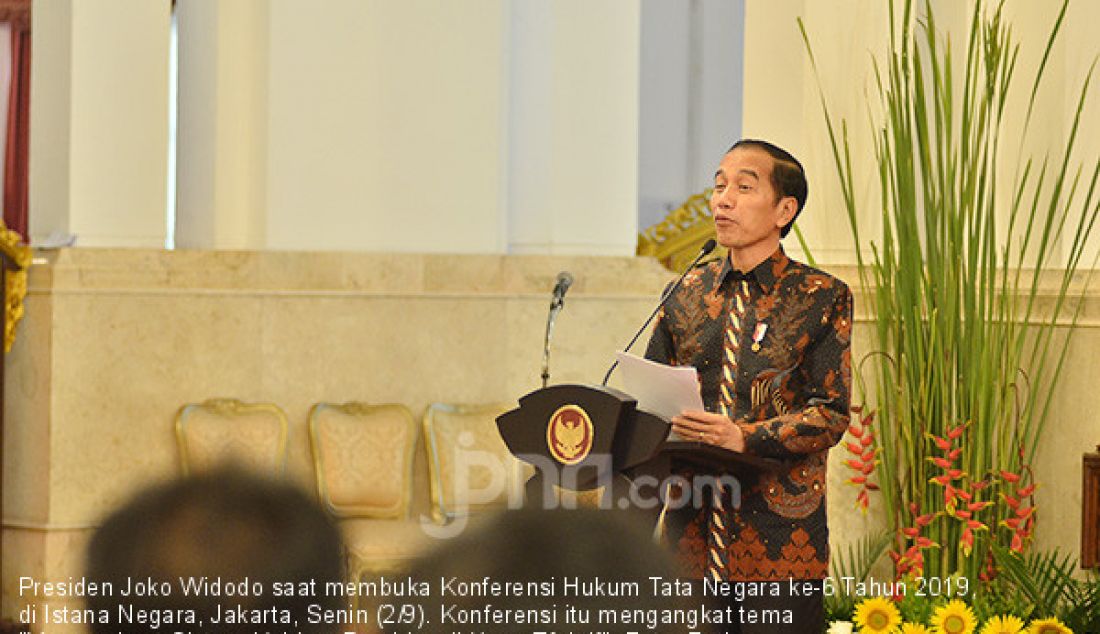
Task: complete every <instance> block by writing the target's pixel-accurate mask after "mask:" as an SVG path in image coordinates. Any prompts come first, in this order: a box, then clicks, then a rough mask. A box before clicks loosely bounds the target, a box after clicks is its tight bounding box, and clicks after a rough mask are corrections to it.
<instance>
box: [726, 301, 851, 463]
mask: <svg viewBox="0 0 1100 634" xmlns="http://www.w3.org/2000/svg"><path fill="white" fill-rule="evenodd" d="M824 317H825V319H824V320H823V321H824V324H823V325H822V326H821V327H820V328H819V329H817V331H816V332H815V333H814V334H815V340H814V341H813V342H812V343H811V344H810V346H809V347H808V348H807V350H806V354H805V357H804V358H803V376H804V377H805V384H804V388H805V389H804V390H803V393H802V394H801V395H798V397H797V398H796V400H795V403H796V404H798V403H800V404H801V405H800V406H798V407H797V408H795V409H792V410H791V411H790V412H787V413H785V414H782V415H780V416H776V417H775V418H771V419H768V420H763V421H756V422H748V421H744V420H738V421H735V422H736V423H737V425H738V426H739V427H741V430H742V432H744V434H745V452H746V453H751V454H755V455H758V456H764V457H768V458H778V459H781V460H787V459H792V458H797V457H799V456H802V455H805V454H809V453H814V452H818V451H823V450H825V449H828V448H829V447H832V446H833V445H835V444H836V443H837V442H838V441H839V440H840V438H841V436H843V435H844V431H845V429H846V428H847V426H848V422H849V415H850V412H849V393H850V391H851V383H852V380H851V350H850V342H851V333H852V294H851V291H849V289H848V287H847V286H846V285H844V284H843V283H838V284H837V293H836V296H835V299H834V300H833V301H832V303H831V305H830V306H829V308H827V309H826V312H825V314H824Z"/></svg>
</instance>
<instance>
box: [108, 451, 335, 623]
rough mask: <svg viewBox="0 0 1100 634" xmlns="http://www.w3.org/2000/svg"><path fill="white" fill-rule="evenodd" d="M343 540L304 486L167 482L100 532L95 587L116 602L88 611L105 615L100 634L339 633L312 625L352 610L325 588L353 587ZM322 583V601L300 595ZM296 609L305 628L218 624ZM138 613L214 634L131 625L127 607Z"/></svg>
mask: <svg viewBox="0 0 1100 634" xmlns="http://www.w3.org/2000/svg"><path fill="white" fill-rule="evenodd" d="M343 559H344V555H343V544H342V540H341V538H340V533H339V531H338V529H337V528H336V526H335V525H334V524H333V522H332V521H331V520H330V519H329V517H328V516H327V515H326V514H325V512H324V511H323V510H322V509H321V507H320V506H319V505H318V504H317V503H316V502H315V501H314V500H313V499H312V498H310V496H308V495H307V494H306V493H305V492H304V491H302V490H301V489H300V488H298V487H297V486H294V485H291V484H289V483H286V482H284V481H281V480H274V479H270V478H264V477H261V476H258V475H250V474H246V473H244V472H242V471H236V470H224V469H223V470H218V471H214V472H210V473H208V474H205V475H199V476H195V477H190V478H184V479H178V480H173V481H171V482H166V483H163V484H160V485H157V486H154V487H152V488H150V489H147V490H145V491H144V492H141V493H139V494H138V495H137V496H136V497H134V498H133V499H132V500H130V501H129V502H128V503H126V504H125V505H123V506H122V507H121V508H119V509H118V510H116V511H115V512H114V513H112V514H111V515H110V516H109V517H108V518H107V519H106V521H105V522H104V523H103V524H102V525H101V526H100V527H99V528H98V529H97V530H96V531H95V534H94V535H93V536H92V541H91V543H90V545H89V547H88V561H87V564H88V578H89V580H93V581H95V582H97V583H104V582H107V583H111V584H112V586H113V588H114V594H113V595H110V596H108V595H92V596H89V597H88V598H87V602H88V607H89V608H91V609H93V610H96V611H97V614H98V613H99V612H98V611H99V610H105V611H106V614H107V615H108V619H107V621H106V622H100V619H96V620H95V622H94V623H93V624H92V625H91V630H92V632H93V633H94V634H106V633H108V632H110V633H112V634H113V633H116V632H142V633H149V632H158V631H162V632H174V631H187V630H189V629H199V630H202V629H205V630H217V631H221V632H237V631H248V632H251V631H253V630H261V631H262V630H264V629H271V630H283V629H288V630H291V629H293V630H296V631H301V632H303V633H306V632H324V631H336V629H337V628H338V626H337V625H328V624H318V625H312V624H310V623H308V622H306V612H307V610H308V606H309V604H311V603H316V604H319V605H320V606H321V607H322V608H324V609H330V610H334V609H339V608H340V607H343V605H342V603H341V599H340V598H339V597H328V596H326V594H325V590H324V589H325V584H326V583H328V582H337V583H340V582H343V581H344V561H343ZM202 577H206V579H207V580H208V581H214V580H216V579H221V581H222V582H223V583H230V582H233V583H238V582H240V581H242V580H244V579H245V578H247V579H248V581H249V582H251V583H252V585H253V587H256V586H255V584H256V583H259V584H260V587H261V588H262V590H263V594H262V596H254V595H252V594H249V595H246V596H217V595H216V594H215V593H212V592H210V591H199V592H198V593H197V594H196V593H191V594H190V595H185V594H184V593H183V591H182V589H181V587H180V585H181V581H180V579H181V578H185V579H186V578H194V579H200V578H202ZM146 579H152V580H153V581H154V582H157V583H160V582H167V583H169V584H170V587H171V590H172V592H171V594H170V595H168V596H129V597H125V596H120V592H121V590H123V589H125V588H126V586H127V585H128V584H129V583H132V582H136V581H144V580H146ZM311 580H315V590H314V591H313V592H312V593H307V594H298V592H300V590H302V589H303V587H302V586H300V585H299V584H302V583H306V584H308V583H309V582H310V581H311ZM276 582H278V583H282V584H285V583H288V582H289V583H293V584H294V590H295V595H294V596H289V597H286V596H284V597H276V596H273V592H272V591H273V586H274V584H275V583H276ZM237 605H240V606H241V608H242V609H245V610H251V609H270V608H275V609H276V610H279V611H282V610H287V611H288V612H289V613H290V614H292V615H293V618H294V619H299V627H294V628H290V627H286V626H281V625H269V626H267V627H258V626H255V625H251V626H250V625H248V624H247V623H243V624H228V625H227V624H225V623H224V622H223V623H221V624H218V625H214V624H212V623H210V618H211V617H212V616H213V615H215V614H217V613H218V612H219V611H222V612H224V611H226V610H227V609H232V608H234V607H236V606H237ZM129 606H132V608H133V609H135V610H151V611H156V612H158V613H160V612H161V611H163V610H172V611H175V610H183V611H185V612H186V611H194V614H195V615H196V618H197V619H201V620H203V621H204V622H205V623H206V627H202V626H199V625H198V624H195V625H188V624H186V623H184V624H182V625H180V624H172V623H170V622H169V623H160V624H159V626H153V625H151V624H149V623H145V624H137V623H128V622H127V619H123V618H122V617H121V616H120V607H121V608H124V609H128V608H129Z"/></svg>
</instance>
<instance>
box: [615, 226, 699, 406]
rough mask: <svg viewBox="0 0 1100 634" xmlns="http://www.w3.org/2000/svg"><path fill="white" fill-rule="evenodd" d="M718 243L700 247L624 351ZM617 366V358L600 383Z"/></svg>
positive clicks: (627, 348) (625, 350) (632, 343)
mask: <svg viewBox="0 0 1100 634" xmlns="http://www.w3.org/2000/svg"><path fill="white" fill-rule="evenodd" d="M716 245H717V242H716V241H715V240H713V239H711V240H707V241H706V243H704V244H703V247H702V248H701V249H699V255H697V256H695V259H694V260H692V261H691V264H689V265H688V267H687V268H686V269H684V272H683V273H681V274H680V277H678V278H677V279H676V283H675V284H673V285H672V286H671V287H670V288H669V289H668V292H667V293H665V294H664V295H662V296H661V301H659V302H657V307H656V308H654V309H653V312H652V313H650V314H649V318H648V319H646V320H645V323H644V324H642V327H641V328H639V329H638V332H636V333H634V338H633V339H631V340H630V343H628V344H626V347H625V348H623V352H629V351H630V348H631V346H633V345H634V342H636V341H638V337H641V336H642V333H643V332H645V329H646V326H649V322H651V321H653V318H654V317H656V316H657V311H659V310H661V307H662V306H664V305H665V302H666V301H668V298H669V297H672V294H673V293H675V292H676V289H678V288H680V284H681V283H682V282H683V281H684V278H685V277H687V274H688V271H691V269H693V268H695V265H696V264H699V260H702V259H703V258H704V257H706V256H707V254H709V253H710V252H711V251H713V250H714V247H715V246H716ZM617 367H619V360H618V359H615V362H614V363H612V364H611V367H610V368H608V369H607V374H605V375H603V383H601V384H600V385H603V386H606V385H607V381H608V380H609V379H610V378H611V373H612V372H614V371H615V368H617Z"/></svg>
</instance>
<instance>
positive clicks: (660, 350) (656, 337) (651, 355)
mask: <svg viewBox="0 0 1100 634" xmlns="http://www.w3.org/2000/svg"><path fill="white" fill-rule="evenodd" d="M672 352H673V350H672V333H671V332H669V329H668V323H667V320H666V318H665V309H664V308H662V309H661V310H660V311H659V312H658V313H657V321H656V322H655V323H654V324H653V334H652V335H650V337H649V345H648V346H646V349H645V358H647V359H649V360H650V361H656V362H657V363H664V364H671V363H672V359H673V358H674V356H673V354H672Z"/></svg>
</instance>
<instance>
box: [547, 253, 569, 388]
mask: <svg viewBox="0 0 1100 634" xmlns="http://www.w3.org/2000/svg"><path fill="white" fill-rule="evenodd" d="M572 285H573V275H572V274H571V273H570V272H569V271H562V272H561V273H558V279H557V283H556V284H554V296H553V298H552V299H551V300H550V312H549V313H548V314H547V315H546V336H545V337H544V338H543V340H542V386H543V387H546V386H547V384H549V382H550V338H551V337H553V336H554V320H555V319H557V317H558V313H559V312H561V309H562V308H564V307H565V293H566V292H568V291H569V287H570V286H572Z"/></svg>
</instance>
